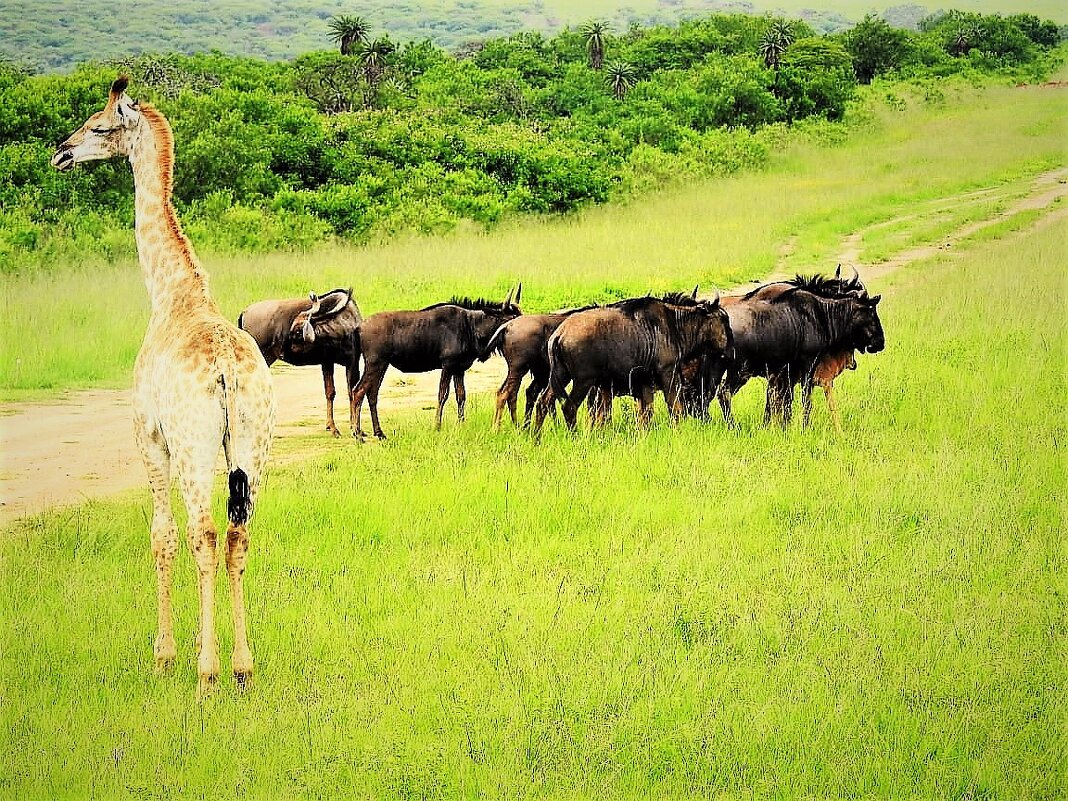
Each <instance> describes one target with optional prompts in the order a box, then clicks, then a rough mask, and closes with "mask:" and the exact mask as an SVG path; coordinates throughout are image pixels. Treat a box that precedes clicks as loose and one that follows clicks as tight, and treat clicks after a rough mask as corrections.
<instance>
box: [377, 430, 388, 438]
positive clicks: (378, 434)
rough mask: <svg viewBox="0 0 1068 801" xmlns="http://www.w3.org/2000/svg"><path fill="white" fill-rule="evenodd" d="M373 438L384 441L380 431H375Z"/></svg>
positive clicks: (383, 435) (384, 436)
mask: <svg viewBox="0 0 1068 801" xmlns="http://www.w3.org/2000/svg"><path fill="white" fill-rule="evenodd" d="M375 436H376V437H378V438H379V439H381V440H384V439H385V438H386V435H385V434H384V433H382V432H381V431H376V432H375Z"/></svg>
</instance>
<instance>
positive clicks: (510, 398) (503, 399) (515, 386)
mask: <svg viewBox="0 0 1068 801" xmlns="http://www.w3.org/2000/svg"><path fill="white" fill-rule="evenodd" d="M522 380H523V377H522V376H521V375H519V374H518V373H517V372H516V371H515V370H513V369H512V368H511V366H509V367H508V375H506V376H505V377H504V383H503V384H501V388H500V389H498V390H497V408H496V409H494V410H493V428H494V430H496V429H499V428H500V427H501V416H502V415H503V414H504V407H505V406H507V407H508V411H509V412H510V413H511V415H512V424H513V425H518V423H517V422H516V418H515V399H516V396H517V395H518V394H519V384H520V382H522Z"/></svg>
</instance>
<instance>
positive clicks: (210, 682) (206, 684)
mask: <svg viewBox="0 0 1068 801" xmlns="http://www.w3.org/2000/svg"><path fill="white" fill-rule="evenodd" d="M215 679H216V677H215V676H214V675H210V674H209V675H204V674H201V676H200V681H199V682H198V683H197V699H200V700H202V699H204V698H207V697H208V696H210V695H213V694H214V693H215V686H216V681H215Z"/></svg>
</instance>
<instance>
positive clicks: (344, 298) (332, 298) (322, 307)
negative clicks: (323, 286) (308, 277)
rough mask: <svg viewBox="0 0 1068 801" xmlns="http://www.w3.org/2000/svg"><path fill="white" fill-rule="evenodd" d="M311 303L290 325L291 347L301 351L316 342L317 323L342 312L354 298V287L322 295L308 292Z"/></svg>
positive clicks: (298, 351) (308, 348) (289, 342)
mask: <svg viewBox="0 0 1068 801" xmlns="http://www.w3.org/2000/svg"><path fill="white" fill-rule="evenodd" d="M308 299H309V300H310V301H311V305H310V306H309V307H308V308H307V309H304V310H303V311H301V312H299V313H298V314H297V316H296V317H294V318H293V323H292V324H291V325H290V327H289V341H288V345H289V347H290V348H291V349H292V350H293V351H295V352H297V353H301V352H304V351H307V350H310V349H311V347H312V346H313V345H314V344H315V324H316V323H320V322H322V321H324V320H329V319H330V318H331V317H335V316H337V315H338V314H340V313H341V312H342V310H343V309H344V308H345V307H346V306H348V305H349V301H350V300H351V299H352V289H351V288H349V289H335V290H333V291H332V292H327V293H326V294H325V295H323V296H322V297H320V296H319V295H316V294H315V293H314V292H310V293H308Z"/></svg>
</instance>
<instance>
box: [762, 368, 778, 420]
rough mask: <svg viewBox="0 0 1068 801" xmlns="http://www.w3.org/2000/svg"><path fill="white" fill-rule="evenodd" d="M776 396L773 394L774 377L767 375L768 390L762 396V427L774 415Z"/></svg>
mask: <svg viewBox="0 0 1068 801" xmlns="http://www.w3.org/2000/svg"><path fill="white" fill-rule="evenodd" d="M777 404H778V398H777V397H776V394H775V377H774V376H768V391H767V395H766V396H765V397H764V427H765V428H766V427H767V426H768V425H770V424H771V418H772V417H773V416H774V415H775V409H776V406H777Z"/></svg>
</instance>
